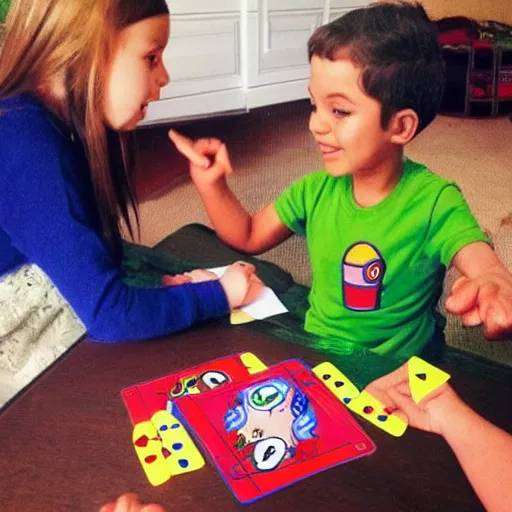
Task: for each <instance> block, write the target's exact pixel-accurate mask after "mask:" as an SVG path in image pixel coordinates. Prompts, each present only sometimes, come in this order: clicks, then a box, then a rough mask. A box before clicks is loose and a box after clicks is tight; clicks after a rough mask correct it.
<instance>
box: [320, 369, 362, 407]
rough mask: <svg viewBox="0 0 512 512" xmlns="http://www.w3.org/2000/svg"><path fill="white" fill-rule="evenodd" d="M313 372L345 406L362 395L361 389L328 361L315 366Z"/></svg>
mask: <svg viewBox="0 0 512 512" xmlns="http://www.w3.org/2000/svg"><path fill="white" fill-rule="evenodd" d="M312 371H313V373H314V374H315V375H316V376H317V377H318V378H319V379H320V381H321V382H323V383H324V384H325V385H326V386H327V387H328V388H329V389H330V390H331V391H332V392H333V393H334V395H335V396H336V398H338V399H339V400H340V401H341V402H343V403H344V404H345V405H346V404H347V403H348V402H350V400H352V399H354V398H355V397H356V396H358V395H359V393H360V392H359V389H357V387H356V386H355V385H354V384H353V383H352V382H351V381H350V380H349V379H348V378H347V377H346V376H345V375H344V374H343V373H342V372H341V371H340V370H338V368H336V366H334V365H333V364H332V363H330V362H328V361H325V362H324V363H320V364H319V365H317V366H315V367H314V368H313V369H312Z"/></svg>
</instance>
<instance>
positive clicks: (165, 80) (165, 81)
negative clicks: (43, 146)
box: [158, 65, 171, 87]
mask: <svg viewBox="0 0 512 512" xmlns="http://www.w3.org/2000/svg"><path fill="white" fill-rule="evenodd" d="M170 81H171V78H170V77H169V73H168V72H167V69H166V68H165V66H164V65H162V70H161V72H160V74H159V75H158V85H159V86H160V87H165V86H166V85H169V82H170Z"/></svg>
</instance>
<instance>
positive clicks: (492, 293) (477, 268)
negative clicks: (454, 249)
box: [446, 242, 512, 339]
mask: <svg viewBox="0 0 512 512" xmlns="http://www.w3.org/2000/svg"><path fill="white" fill-rule="evenodd" d="M452 264H453V265H454V266H455V267H456V268H457V269H458V270H459V271H460V272H461V274H462V275H463V277H461V278H460V279H458V280H457V281H456V282H455V283H454V285H453V287H452V290H451V294H450V296H449V297H448V299H447V300H446V309H447V310H448V311H449V312H451V313H454V314H456V315H460V316H461V318H462V321H463V323H464V324H465V325H479V324H481V323H483V324H484V326H485V336H486V337H488V338H491V339H500V338H505V337H507V336H510V334H512V274H511V273H510V272H509V271H508V270H507V269H506V268H505V266H504V265H503V263H502V262H501V261H500V259H499V258H498V256H497V255H496V253H495V252H494V251H493V250H492V249H491V247H490V246H489V245H487V244H486V243H484V242H474V243H472V244H469V245H467V246H465V247H464V248H462V249H461V250H460V251H459V252H458V253H457V254H456V255H455V257H454V258H453V262H452Z"/></svg>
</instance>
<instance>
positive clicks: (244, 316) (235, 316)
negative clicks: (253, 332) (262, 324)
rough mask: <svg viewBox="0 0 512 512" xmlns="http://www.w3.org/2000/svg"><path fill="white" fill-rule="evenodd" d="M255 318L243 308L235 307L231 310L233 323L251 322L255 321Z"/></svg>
mask: <svg viewBox="0 0 512 512" xmlns="http://www.w3.org/2000/svg"><path fill="white" fill-rule="evenodd" d="M254 320H255V319H254V318H253V317H252V316H251V315H249V313H246V312H245V311H242V310H241V309H234V310H233V311H231V316H230V321H231V325H241V324H248V323H249V322H254Z"/></svg>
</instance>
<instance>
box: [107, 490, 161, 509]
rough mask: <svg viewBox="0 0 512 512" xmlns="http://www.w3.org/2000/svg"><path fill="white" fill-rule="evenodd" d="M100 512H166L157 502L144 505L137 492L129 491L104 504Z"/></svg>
mask: <svg viewBox="0 0 512 512" xmlns="http://www.w3.org/2000/svg"><path fill="white" fill-rule="evenodd" d="M99 512H165V509H164V508H163V507H161V506H160V505H157V504H156V503H149V504H147V505H142V504H141V503H140V501H139V498H138V496H137V495H136V494H133V493H127V494H123V495H121V496H119V498H117V500H116V501H113V502H111V503H107V504H105V505H103V506H102V507H101V508H100V510H99Z"/></svg>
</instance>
